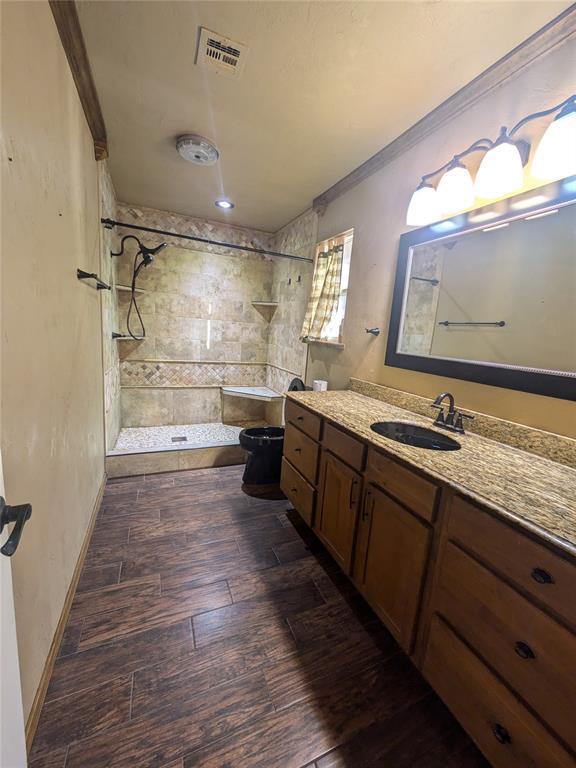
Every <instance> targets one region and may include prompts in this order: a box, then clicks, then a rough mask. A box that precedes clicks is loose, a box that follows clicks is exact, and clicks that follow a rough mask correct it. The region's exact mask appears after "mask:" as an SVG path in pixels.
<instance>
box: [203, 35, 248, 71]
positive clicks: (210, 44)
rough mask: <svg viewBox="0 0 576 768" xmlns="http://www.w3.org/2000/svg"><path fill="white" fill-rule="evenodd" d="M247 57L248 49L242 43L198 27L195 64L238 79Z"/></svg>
mask: <svg viewBox="0 0 576 768" xmlns="http://www.w3.org/2000/svg"><path fill="white" fill-rule="evenodd" d="M247 55H248V47H247V46H246V45H244V44H243V43H237V42H235V41H234V40H229V39H228V38H227V37H222V35H219V34H218V33H217V32H211V31H210V30H209V29H206V28H205V27H200V41H199V42H198V53H197V55H196V64H199V65H200V66H201V67H208V68H209V69H213V70H214V71H215V72H219V73H220V74H221V75H228V77H240V74H241V73H242V70H243V68H244V61H245V59H246V56H247Z"/></svg>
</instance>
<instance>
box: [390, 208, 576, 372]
mask: <svg viewBox="0 0 576 768" xmlns="http://www.w3.org/2000/svg"><path fill="white" fill-rule="evenodd" d="M396 351H397V353H399V354H407V355H417V356H424V357H430V358H436V359H444V360H460V361H473V362H475V363H480V364H484V365H496V366H513V367H520V368H524V369H532V370H534V369H537V370H542V371H550V372H559V373H562V374H564V375H566V374H573V375H574V376H576V211H575V208H574V206H573V205H567V206H565V207H564V208H560V209H557V210H553V211H546V212H545V213H542V214H537V215H535V216H531V217H529V218H527V219H520V220H516V221H510V222H506V223H504V224H499V225H497V226H494V227H492V228H490V227H487V228H485V229H484V230H475V231H472V232H470V233H467V234H460V235H455V236H454V237H451V238H449V239H443V240H435V241H431V242H427V243H422V244H419V245H415V246H413V247H412V248H411V250H410V256H409V260H408V269H407V272H406V284H405V288H404V304H403V312H402V318H401V327H400V333H399V335H398V344H397V349H396Z"/></svg>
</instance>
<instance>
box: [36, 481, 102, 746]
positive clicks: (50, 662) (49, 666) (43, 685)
mask: <svg viewBox="0 0 576 768" xmlns="http://www.w3.org/2000/svg"><path fill="white" fill-rule="evenodd" d="M106 480H107V477H106V474H104V476H103V478H102V482H101V483H100V488H99V490H98V494H97V496H96V500H95V502H94V507H93V509H92V512H91V514H90V520H89V522H88V527H87V528H86V533H85V534H84V540H83V542H82V547H81V548H80V553H79V555H78V560H77V561H76V566H75V568H74V573H73V574H72V579H71V580H70V586H69V587H68V591H67V592H66V597H65V598H64V605H63V606H62V613H61V614H60V619H59V620H58V624H57V626H56V631H55V632H54V637H53V638H52V642H51V644H50V648H49V650H48V656H47V657H46V662H45V664H44V669H43V671H42V676H41V677H40V682H39V684H38V688H37V689H36V694H35V696H34V701H33V702H32V706H31V707H30V713H29V715H28V719H27V720H26V749H27V750H28V752H30V748H31V747H32V742H33V741H34V736H35V735H36V729H37V728H38V722H39V720H40V712H41V711H42V705H43V704H44V699H45V698H46V693H47V691H48V684H49V683H50V677H51V676H52V671H53V669H54V664H55V663H56V659H57V657H58V649H59V648H60V642H61V640H62V636H63V634H64V629H65V628H66V622H67V621H68V616H69V614H70V609H71V607H72V601H73V600H74V595H75V593H76V587H77V586H78V581H79V580H80V574H81V573H82V568H83V566H84V560H85V559H86V553H87V551H88V546H89V544H90V539H91V537H92V531H93V530H94V525H95V524H96V518H97V516H98V511H99V509H100V505H101V503H102V497H103V496H104V489H105V487H106Z"/></svg>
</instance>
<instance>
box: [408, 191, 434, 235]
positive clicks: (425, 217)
mask: <svg viewBox="0 0 576 768" xmlns="http://www.w3.org/2000/svg"><path fill="white" fill-rule="evenodd" d="M441 215H442V214H441V211H440V206H439V205H438V193H437V192H436V190H435V189H434V187H433V186H431V185H430V184H426V183H424V182H423V183H422V184H420V186H419V187H418V189H416V191H415V192H414V194H413V195H412V197H411V199H410V205H409V206H408V212H407V214H406V224H407V225H408V226H409V227H423V226H424V225H426V224H432V222H433V221H438V219H440V218H441Z"/></svg>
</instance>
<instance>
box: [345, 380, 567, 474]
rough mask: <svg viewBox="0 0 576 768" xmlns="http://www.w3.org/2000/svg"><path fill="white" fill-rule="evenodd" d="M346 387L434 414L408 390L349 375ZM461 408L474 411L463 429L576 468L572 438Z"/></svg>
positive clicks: (385, 400)
mask: <svg viewBox="0 0 576 768" xmlns="http://www.w3.org/2000/svg"><path fill="white" fill-rule="evenodd" d="M350 389H351V390H352V392H358V393H359V394H361V395H366V397H372V398H374V399H375V400H381V401H383V402H386V403H390V404H392V405H395V406H397V407H398V408H405V409H406V410H408V411H412V412H413V413H418V414H420V415H421V416H429V417H430V418H432V417H433V416H435V414H434V413H433V412H432V409H431V408H430V399H429V398H426V397H421V396H420V395H414V394H412V393H411V392H402V391H400V390H399V389H391V388H390V387H385V386H384V385H382V384H373V383H372V382H370V381H362V380H361V379H352V378H351V379H350ZM464 410H466V412H467V413H472V414H473V415H474V421H472V422H470V423H468V424H467V425H466V431H467V432H474V433H475V434H477V435H482V437H487V438H489V439H490V440H496V441H497V442H498V443H505V444H506V445H511V446H512V447H514V448H519V449H520V450H522V451H526V452H527V453H533V454H535V455H536V456H543V457H544V458H546V459H550V460H551V461H556V462H558V463H559V464H566V465H567V466H569V467H574V468H576V440H572V439H571V438H569V437H564V436H563V435H555V434H553V433H552V432H544V431H542V430H540V429H534V428H533V427H527V426H525V425H524V424H516V423H515V422H513V421H506V420H505V419H498V418H496V417H495V416H488V415H487V414H485V413H477V412H476V411H470V410H469V409H468V408H465V409H464Z"/></svg>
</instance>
